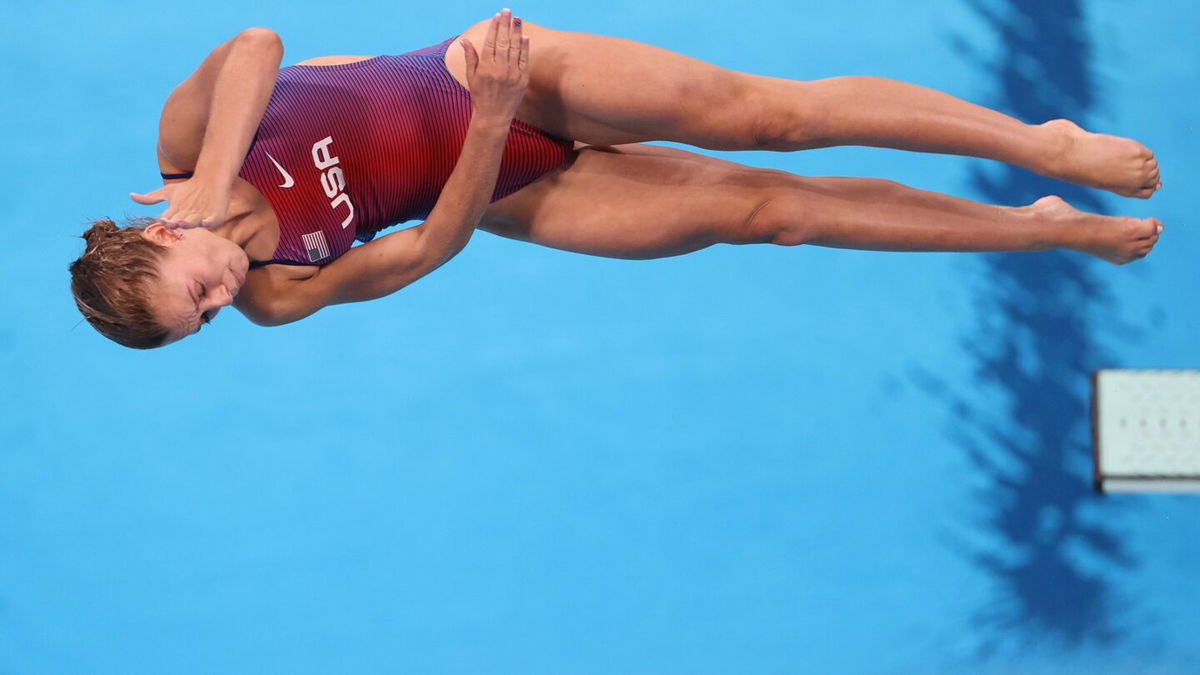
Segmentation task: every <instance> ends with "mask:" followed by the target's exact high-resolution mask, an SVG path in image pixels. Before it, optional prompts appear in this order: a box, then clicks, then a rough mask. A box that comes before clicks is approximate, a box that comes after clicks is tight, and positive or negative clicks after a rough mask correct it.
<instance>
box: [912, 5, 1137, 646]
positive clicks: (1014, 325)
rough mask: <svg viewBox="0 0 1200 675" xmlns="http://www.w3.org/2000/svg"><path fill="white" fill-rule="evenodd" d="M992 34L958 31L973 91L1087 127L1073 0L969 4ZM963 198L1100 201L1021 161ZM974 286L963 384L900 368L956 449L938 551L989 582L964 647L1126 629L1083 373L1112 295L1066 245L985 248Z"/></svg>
mask: <svg viewBox="0 0 1200 675" xmlns="http://www.w3.org/2000/svg"><path fill="white" fill-rule="evenodd" d="M968 2H969V4H970V6H971V7H972V9H973V10H975V12H977V14H978V16H979V17H981V18H982V19H983V20H984V21H985V22H986V24H987V26H988V28H990V29H991V30H992V31H993V34H994V37H995V41H996V43H997V44H998V45H999V46H998V47H997V49H996V50H994V52H993V54H991V55H988V56H984V55H981V54H980V53H978V52H976V51H975V50H974V49H973V48H972V47H970V46H968V45H967V43H965V42H963V41H961V40H956V45H955V46H956V47H957V48H958V51H960V52H961V53H962V54H963V56H964V57H965V58H967V59H970V60H972V61H973V62H974V63H975V64H976V65H977V66H978V68H979V72H980V73H981V74H982V75H984V76H986V77H987V78H988V81H990V82H994V85H995V87H994V89H993V90H992V92H993V94H992V96H991V98H989V99H987V100H984V101H981V102H982V103H985V104H987V105H990V106H991V107H994V108H997V109H999V110H1002V111H1004V112H1006V113H1008V114H1010V115H1013V116H1014V117H1017V118H1018V119H1021V120H1023V121H1026V122H1042V121H1045V120H1049V119H1054V118H1058V117H1066V118H1069V119H1072V120H1074V121H1076V122H1078V123H1079V124H1080V125H1082V126H1083V127H1085V128H1087V127H1088V114H1089V111H1094V110H1095V107H1096V106H1097V98H1098V95H1097V86H1096V84H1095V76H1094V73H1093V72H1092V70H1091V66H1090V53H1091V44H1090V42H1089V36H1088V35H1087V32H1086V28H1085V24H1084V21H1083V9H1084V8H1083V7H1082V6H1081V3H1080V2H1079V1H1078V0H995V1H992V2H987V1H985V0H968ZM970 180H971V186H972V189H973V191H974V192H975V193H976V194H975V195H974V196H976V197H977V198H979V199H981V200H982V201H987V202H992V203H997V204H1008V205H1018V204H1029V203H1031V202H1033V201H1034V200H1036V199H1037V198H1039V197H1042V196H1045V195H1048V194H1057V195H1060V196H1061V197H1063V198H1064V199H1066V200H1067V201H1068V202H1070V203H1071V204H1073V205H1074V206H1076V207H1077V208H1080V209H1084V210H1088V211H1103V205H1102V203H1101V202H1100V201H1099V200H1098V199H1097V197H1096V194H1095V193H1093V192H1090V191H1088V190H1086V189H1083V188H1077V187H1075V186H1072V185H1068V184H1066V183H1061V182H1057V181H1053V180H1049V179H1045V178H1042V177H1040V176H1037V175H1035V174H1032V173H1030V172H1027V171H1024V170H1021V169H1017V168H1013V167H1001V166H994V167H988V168H987V169H985V170H976V171H974V172H973V173H972V175H971V177H970ZM982 260H983V265H982V271H981V275H980V279H979V284H978V289H977V292H976V307H975V310H976V318H977V328H975V329H974V331H973V333H972V334H971V335H969V336H967V337H966V338H965V339H964V340H963V347H964V349H965V351H966V352H967V354H968V355H969V357H970V358H971V360H972V362H973V363H974V364H975V379H974V381H973V382H972V389H971V390H968V391H951V390H949V389H948V388H946V387H945V386H944V384H943V383H942V382H941V381H940V380H938V378H936V377H935V376H934V375H932V374H930V373H928V372H925V371H921V370H919V369H918V370H917V371H915V372H914V374H913V377H914V378H915V379H916V380H917V382H918V383H919V384H920V385H921V386H922V387H924V388H925V389H926V390H927V391H929V392H932V393H934V394H935V395H936V396H937V397H938V398H940V399H941V400H943V401H944V402H946V403H947V405H948V407H949V409H950V411H951V415H952V422H951V427H952V428H953V431H952V432H951V435H952V439H953V442H954V443H955V444H956V445H957V446H958V447H960V448H961V449H962V450H963V451H964V452H965V453H966V456H967V457H968V458H969V459H970V461H971V464H972V465H973V469H974V471H973V472H972V476H971V481H972V483H973V484H975V485H977V486H978V489H977V490H975V491H974V493H973V495H972V496H973V501H974V505H975V507H976V508H974V514H973V516H974V517H973V519H972V520H971V521H970V522H966V523H963V525H964V527H963V528H962V530H963V531H962V532H961V533H959V534H958V535H955V536H954V537H953V540H952V541H951V544H950V545H951V546H952V547H954V549H955V550H956V551H958V552H960V553H961V554H962V555H963V556H965V557H966V559H967V560H969V561H970V562H971V563H972V564H973V565H975V566H976V567H977V568H978V569H979V570H981V571H982V572H983V573H985V574H986V575H988V577H989V578H990V579H992V580H993V582H994V589H993V592H992V597H991V600H989V602H987V603H986V604H985V605H984V606H981V607H979V608H978V609H977V611H976V612H975V613H974V615H973V616H971V617H970V618H969V621H970V625H971V626H972V629H973V630H972V632H973V633H974V634H975V636H976V642H975V649H974V658H978V659H981V660H982V659H987V658H988V657H991V656H997V657H999V656H1002V655H1005V654H1009V655H1012V654H1019V653H1022V652H1025V651H1027V650H1029V649H1030V648H1032V647H1040V648H1044V649H1049V650H1050V651H1052V652H1067V651H1072V650H1075V649H1080V648H1085V647H1092V648H1095V647H1105V646H1111V645H1113V644H1115V643H1119V642H1121V641H1123V640H1125V639H1127V638H1128V637H1130V630H1131V629H1130V625H1131V623H1133V621H1132V619H1131V617H1132V614H1133V613H1134V612H1135V608H1134V607H1133V606H1132V605H1131V603H1130V600H1129V599H1128V598H1125V597H1123V596H1122V594H1121V593H1120V592H1119V591H1118V590H1117V588H1116V587H1115V586H1114V585H1113V584H1112V582H1111V579H1113V578H1114V577H1115V575H1116V574H1119V573H1120V572H1121V570H1128V569H1131V568H1133V567H1135V566H1136V565H1137V564H1138V561H1137V560H1136V559H1135V558H1134V557H1133V555H1132V552H1131V551H1130V550H1129V549H1128V548H1127V546H1126V545H1125V543H1124V542H1125V541H1126V538H1125V537H1124V536H1122V534H1121V533H1120V532H1119V531H1118V530H1117V529H1116V528H1115V527H1114V526H1113V525H1112V524H1111V523H1108V522H1106V520H1111V519H1110V518H1107V517H1106V516H1111V515H1112V514H1113V512H1114V509H1117V508H1120V507H1119V506H1118V505H1117V504H1116V503H1114V502H1112V501H1104V498H1102V497H1099V496H1098V495H1096V494H1094V493H1093V492H1092V491H1091V485H1090V480H1089V476H1090V473H1089V472H1090V437H1089V400H1090V398H1089V389H1088V388H1089V379H1088V378H1089V374H1090V373H1091V372H1092V371H1093V370H1094V369H1096V368H1097V367H1100V366H1109V365H1112V361H1111V360H1110V359H1107V358H1106V355H1105V354H1104V353H1103V350H1102V348H1101V346H1100V345H1099V344H1098V342H1097V340H1096V337H1095V336H1096V334H1097V329H1098V328H1100V327H1102V324H1101V322H1102V321H1104V319H1101V318H1100V317H1101V316H1102V314H1101V313H1102V312H1111V311H1112V299H1111V298H1110V297H1109V295H1108V292H1107V290H1106V287H1105V285H1104V283H1103V282H1102V281H1101V279H1100V278H1099V277H1098V275H1096V274H1095V271H1094V270H1095V269H1096V268H1095V265H1097V264H1103V263H1092V262H1090V261H1089V260H1087V259H1085V258H1084V257H1083V256H1081V255H1077V254H1072V253H1060V252H1049V253H1037V254H990V255H987V256H985V257H983V259H982Z"/></svg>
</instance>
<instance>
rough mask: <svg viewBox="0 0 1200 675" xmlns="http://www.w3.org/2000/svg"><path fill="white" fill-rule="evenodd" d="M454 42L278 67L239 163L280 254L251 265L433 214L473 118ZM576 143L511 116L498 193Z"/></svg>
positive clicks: (306, 258) (313, 256)
mask: <svg viewBox="0 0 1200 675" xmlns="http://www.w3.org/2000/svg"><path fill="white" fill-rule="evenodd" d="M454 39H455V38H450V39H448V40H446V41H445V42H442V43H440V44H437V45H434V46H432V47H426V48H424V49H418V50H416V51H411V52H408V53H405V54H399V55H396V56H386V55H385V56H375V57H372V58H370V59H366V60H364V61H358V62H355V63H347V64H341V65H332V66H304V65H293V66H287V67H286V68H281V69H280V70H279V77H278V80H277V81H276V84H275V88H274V90H273V91H272V92H271V99H270V101H269V102H268V103H267V108H266V111H265V112H264V114H263V118H262V122H261V123H260V124H259V126H258V131H257V133H256V134H255V136H254V140H253V142H252V143H251V144H250V150H249V152H248V153H247V154H246V158H245V161H244V162H243V164H242V168H241V171H239V172H238V176H240V177H241V178H242V179H244V180H246V181H247V182H249V183H250V184H252V185H254V187H256V188H258V190H259V191H260V192H261V193H262V194H263V196H264V197H265V198H266V200H267V201H268V202H269V203H270V204H271V207H272V209H274V211H275V215H276V218H277V220H278V222H279V245H278V246H277V247H276V249H275V253H274V255H272V257H271V260H261V261H254V262H252V263H251V266H252V267H258V266H261V265H266V264H269V263H284V264H291V265H324V264H327V263H329V262H331V261H333V260H334V259H336V258H337V257H338V256H340V255H341V254H343V253H345V252H346V251H348V250H350V247H351V245H352V244H353V243H354V240H355V239H357V240H358V241H362V242H366V241H370V240H371V239H372V238H373V237H374V236H375V234H376V233H377V232H378V231H379V230H382V229H384V228H386V227H388V226H391V225H395V224H397V223H402V222H404V221H408V220H414V219H420V220H423V219H425V218H426V217H428V215H429V212H430V211H431V210H432V209H433V207H434V205H435V204H436V203H437V199H438V195H439V194H440V193H441V190H442V187H443V186H444V185H445V184H446V180H447V179H448V178H449V177H450V172H451V171H453V170H454V165H455V163H456V162H457V161H458V156H459V153H460V152H461V151H462V146H463V142H464V140H465V139H466V135H467V125H468V124H469V122H470V119H471V94H470V92H469V91H468V90H467V89H466V88H465V87H463V86H462V85H461V84H459V83H458V81H457V80H455V79H454V77H453V76H452V75H451V74H450V72H449V71H448V70H447V69H446V64H445V62H444V60H443V57H444V55H445V53H446V49H447V48H448V47H449V46H450V44H451V43H452V42H453V41H454ZM573 145H574V144H573V143H572V142H571V141H569V140H566V139H561V138H556V137H554V136H551V135H550V134H547V133H546V132H544V131H542V130H540V129H538V128H537V127H534V126H532V125H530V124H526V123H525V122H522V121H520V120H513V123H512V126H511V127H510V129H509V133H508V139H507V141H506V142H505V146H504V154H503V157H502V159H501V161H500V174H499V178H498V179H497V181H496V188H495V190H494V192H493V193H492V197H491V201H496V200H497V199H501V198H503V197H505V196H507V195H509V194H512V193H513V192H516V191H517V190H519V189H521V188H522V187H524V186H526V185H528V184H529V183H532V182H533V181H534V180H537V178H538V177H540V176H542V175H543V174H545V173H547V172H548V171H552V170H553V169H555V168H557V167H559V166H561V165H562V164H563V163H565V162H567V161H568V160H570V158H571V157H572V155H573V154H574V153H573V150H572V148H573ZM191 175H192V174H191V173H183V174H163V178H188V177H190V176H191Z"/></svg>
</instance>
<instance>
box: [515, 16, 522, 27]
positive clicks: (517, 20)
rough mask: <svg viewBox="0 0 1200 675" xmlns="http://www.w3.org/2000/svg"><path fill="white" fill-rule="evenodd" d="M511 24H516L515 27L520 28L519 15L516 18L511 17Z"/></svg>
mask: <svg viewBox="0 0 1200 675" xmlns="http://www.w3.org/2000/svg"><path fill="white" fill-rule="evenodd" d="M513 25H514V26H516V27H518V28H520V27H521V19H520V17H518V18H516V19H513Z"/></svg>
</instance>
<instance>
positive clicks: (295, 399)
mask: <svg viewBox="0 0 1200 675" xmlns="http://www.w3.org/2000/svg"><path fill="white" fill-rule="evenodd" d="M979 7H980V8H977V7H976V4H975V3H973V2H969V1H965V0H933V1H931V2H926V3H919V4H917V5H913V4H912V3H893V2H884V1H882V0H872V1H870V2H863V3H848V4H845V6H842V5H838V4H837V3H819V4H818V3H796V2H763V3H757V4H754V5H736V4H734V5H724V6H719V7H717V8H715V9H701V8H700V6H699V5H696V4H694V3H676V2H661V3H647V2H616V3H606V4H601V5H589V6H586V7H585V6H578V7H572V6H564V5H563V4H562V3H551V2H541V1H540V2H530V3H529V4H528V5H527V6H517V7H514V8H513V9H514V10H515V12H516V13H517V14H518V15H519V16H522V17H524V18H526V19H527V20H529V21H532V22H534V23H539V24H542V25H546V26H550V27H554V28H559V29H564V30H576V31H585V32H593V33H601V34H607V35H618V36H622V37H627V38H631V39H635V40H641V41H645V42H650V43H653V44H657V45H660V46H663V47H666V48H669V49H674V50H677V51H680V52H683V53H686V54H689V55H692V56H695V57H698V58H702V59H705V60H707V61H711V62H713V63H717V64H720V65H723V66H726V67H730V68H734V69H737V70H743V71H749V72H755V73H760V74H764V75H773V76H778V77H792V78H797V79H815V78H821V77H827V76H833V75H840V74H873V75H881V76H886V77H893V78H898V79H902V80H908V81H912V82H917V83H920V84H924V85H928V86H932V87H937V88H939V89H942V90H945V91H948V92H950V93H953V94H955V95H958V96H960V97H963V98H967V99H969V100H973V101H978V102H981V103H986V104H989V105H992V106H994V107H998V108H1000V109H1002V110H1005V111H1006V112H1009V113H1011V114H1015V115H1018V116H1019V117H1022V118H1024V119H1026V120H1027V121H1042V120H1044V119H1049V118H1051V117H1059V116H1068V117H1071V118H1073V119H1076V120H1077V121H1079V122H1081V123H1082V124H1083V125H1084V126H1086V127H1089V128H1092V129H1094V130H1098V131H1105V132H1111V133H1118V134H1122V135H1129V136H1133V137H1135V138H1138V139H1139V140H1141V141H1142V142H1144V143H1146V144H1147V145H1148V146H1150V147H1151V148H1153V149H1154V150H1155V151H1156V152H1157V154H1158V159H1159V162H1160V165H1161V167H1162V175H1163V180H1164V189H1163V190H1162V192H1161V193H1160V194H1158V195H1156V196H1155V197H1154V198H1153V199H1151V200H1149V201H1147V202H1143V201H1138V200H1127V199H1121V198H1118V197H1115V196H1110V195H1108V194H1107V193H1104V194H1102V193H1098V192H1095V191H1090V190H1084V189H1080V188H1075V187H1073V186H1069V185H1066V184H1062V183H1055V182H1052V181H1047V180H1043V179H1040V178H1037V177H1035V176H1033V175H1031V174H1028V173H1025V172H1022V171H1018V170H1015V169H1007V168H1005V167H1003V166H1001V165H999V164H996V163H993V162H988V161H984V160H976V159H966V158H956V157H947V156H935V155H915V154H909V153H901V152H895V151H888V150H879V149H866V148H838V149H828V150H820V151H810V152H802V153H794V154H776V153H710V154H720V155H721V156H722V157H724V158H726V159H733V160H736V161H742V162H745V163H747V164H752V165H756V166H765V167H772V168H778V169H784V170H788V171H793V172H796V173H800V174H808V175H860V176H879V177H885V178H891V179H894V180H898V181H901V182H904V183H906V184H909V185H913V186H914V187H920V188H923V189H930V190H939V191H944V192H949V193H952V194H956V195H960V196H965V197H970V198H974V199H981V200H987V201H993V202H999V203H1008V204H1018V203H1028V202H1029V201H1032V200H1033V199H1034V198H1036V197H1037V196H1041V195H1043V194H1049V193H1054V194H1060V195H1062V196H1064V197H1065V198H1067V199H1068V200H1069V201H1071V202H1072V203H1074V204H1076V205H1077V206H1080V207H1086V208H1090V209H1094V210H1104V211H1107V212H1110V213H1121V214H1128V215H1135V216H1141V217H1145V216H1150V215H1153V216H1156V217H1159V218H1160V219H1162V221H1163V222H1164V223H1165V224H1166V227H1167V230H1166V232H1165V233H1164V235H1163V238H1162V241H1161V243H1160V244H1159V246H1158V248H1157V249H1156V250H1155V251H1154V253H1153V254H1152V255H1151V256H1150V257H1148V258H1147V259H1145V260H1143V261H1140V262H1137V263H1134V264H1132V265H1128V266H1125V267H1114V266H1111V265H1106V264H1103V263H1098V262H1093V261H1091V260H1089V259H1085V258H1083V257H1082V256H1079V255H1074V254H1066V253H1044V254H1021V255H955V254H887V253H870V252H856V251H841V250H832V249H820V248H782V247H770V246H758V247H714V248H711V249H708V250H705V251H702V252H699V253H696V254H693V255H688V256H684V257H680V258H672V259H666V260H657V261H643V262H632V261H620V260H608V259H601V258H593V257H585V256H580V255H575V254H570V253H565V252H561V251H555V250H549V249H542V248H537V247H534V246H530V245H528V244H522V243H518V242H514V241H509V240H504V239H499V238H497V237H494V236H491V235H488V234H486V233H480V234H478V235H476V236H475V238H474V239H473V240H472V242H471V244H470V246H469V247H468V248H467V250H466V251H464V252H463V253H462V254H461V255H459V256H458V257H457V258H456V259H455V260H453V261H451V262H450V263H448V264H447V265H446V266H444V267H443V268H441V269H440V270H438V271H437V272H436V273H434V274H433V275H431V276H430V277H429V278H427V279H423V280H421V281H419V282H418V283H416V284H415V285H413V286H411V287H410V288H407V289H405V290H404V291H402V292H400V293H398V294H396V295H394V296H391V297H388V298H385V299H382V300H378V301H374V302H370V303H363V304H357V305H343V306H338V307H334V308H330V309H326V310H323V311H322V312H320V313H319V314H317V315H315V316H314V317H312V318H310V319H307V320H305V321H303V322H300V323H297V324H293V325H289V326H285V327H280V328H274V329H264V328H258V327H255V326H253V325H251V324H250V323H249V322H247V321H246V320H245V319H243V318H242V317H241V316H240V315H237V314H236V313H235V312H232V311H228V312H223V313H222V315H221V316H220V317H219V318H218V320H217V321H215V322H214V325H213V326H212V327H210V328H208V329H206V330H205V331H204V334H202V335H201V336H199V337H198V338H193V339H189V340H187V341H185V342H183V343H180V344H178V345H175V346H172V347H170V348H168V349H164V350H159V351H154V352H135V351H131V350H125V349H123V348H120V347H118V346H116V345H114V344H112V343H109V342H108V341H106V340H104V339H103V338H100V337H99V336H98V335H96V334H95V332H94V331H93V330H92V329H91V328H90V327H88V326H87V325H78V324H79V318H80V317H79V315H78V312H77V311H76V310H75V308H74V306H73V304H72V303H71V301H70V298H69V293H68V290H67V286H68V280H67V273H66V266H67V264H68V262H69V261H71V260H73V259H74V258H75V257H76V256H77V255H78V254H79V253H80V252H81V250H82V242H81V241H80V240H79V239H78V238H77V235H78V234H79V233H80V232H82V230H83V229H84V226H85V223H86V221H88V220H90V219H92V218H98V217H105V216H108V217H116V218H122V217H123V216H125V215H150V214H155V213H159V212H161V211H160V210H156V209H154V208H149V207H139V206H137V205H135V204H133V203H132V202H129V201H128V200H127V198H126V195H127V194H128V193H129V192H130V191H138V192H145V191H148V190H150V189H152V188H153V187H155V186H156V185H157V184H158V180H157V174H156V165H155V163H154V143H155V134H156V129H157V121H158V115H159V112H160V110H161V104H162V101H163V99H164V98H165V96H166V95H167V93H168V92H169V91H170V90H171V88H172V87H174V86H175V85H176V84H177V83H178V82H179V81H180V80H181V79H182V78H184V77H186V76H187V74H188V73H190V72H191V70H192V69H193V68H194V67H195V66H196V64H198V63H199V61H200V60H201V59H202V58H203V57H204V56H205V55H206V54H207V53H208V51H209V50H210V49H212V47H214V46H215V45H216V44H218V43H219V42H220V41H223V40H225V39H227V38H228V37H230V36H232V35H233V34H235V33H236V32H237V31H239V30H241V29H243V28H246V27H248V26H254V25H262V26H268V27H270V28H273V29H275V30H276V31H277V32H278V33H279V34H280V35H281V36H282V37H283V40H284V43H285V46H286V56H285V59H284V63H285V64H288V63H294V62H296V61H299V60H302V59H305V58H309V57H313V56H318V55H324V54H379V53H400V52H404V51H408V50H411V49H415V48H418V47H423V46H426V45H430V44H434V43H436V42H439V41H441V40H443V39H445V38H446V37H449V36H450V35H454V34H457V33H459V32H461V31H462V30H463V29H464V28H465V27H466V26H468V25H470V24H471V23H473V22H474V21H476V20H479V19H481V18H484V17H486V16H489V15H490V14H492V13H493V12H495V11H497V10H498V9H500V7H499V6H492V5H484V4H481V3H478V2H466V3H441V4H436V3H435V4H434V5H425V4H422V5H408V4H405V3H384V2H371V1H367V2H362V3H356V4H354V7H353V9H352V10H350V9H342V8H340V7H339V6H337V5H331V4H329V3H316V2H303V1H301V2H295V1H293V2H278V1H273V2H272V1H269V2H264V3H261V4H260V5H258V8H257V9H246V8H245V7H244V3H236V2H225V1H218V2H211V3H204V4H203V5H198V4H197V5H163V4H162V3H147V2H132V3H128V4H124V5H122V6H120V7H116V6H105V5H102V4H96V3H84V2H78V1H76V2H65V3H54V4H52V5H45V4H37V3H34V4H28V5H25V6H23V7H21V9H20V11H19V12H18V13H17V14H18V16H15V17H14V18H13V20H12V21H10V23H9V29H8V30H7V31H6V39H5V40H3V41H0V74H2V75H3V78H4V82H6V83H7V87H8V90H9V94H10V95H9V96H8V97H6V98H5V100H4V101H3V102H2V103H0V120H2V121H3V122H4V123H5V124H4V128H5V129H7V130H8V134H9V135H8V138H7V144H6V145H7V150H8V152H7V158H6V161H5V166H4V168H3V169H0V172H2V173H3V178H4V184H5V185H7V186H8V187H9V190H10V195H14V197H12V198H10V199H8V200H6V201H5V205H4V206H3V210H4V218H3V222H4V223H5V224H6V228H5V236H6V245H7V248H6V253H7V255H6V263H7V264H6V265H4V267H3V271H2V272H0V274H2V275H3V276H2V277H0V281H2V282H3V283H0V309H3V315H4V316H5V321H4V322H3V323H2V324H0V376H2V378H3V382H4V385H5V386H4V390H3V391H4V394H3V396H4V400H3V408H2V412H0V672H2V673H14V674H16V673H192V672H195V673H212V672H229V673H276V672H278V673H329V672H346V673H375V672H406V673H931V672H954V673H959V672H972V673H1010V672H1023V673H1025V672H1028V673H1056V674H1058V673H1089V674H1090V673H1131V672H1138V673H1195V672H1200V639H1197V638H1198V637H1200V618H1198V613H1197V612H1196V610H1195V608H1196V607H1197V606H1198V605H1200V584H1198V583H1197V581H1196V570H1197V565H1198V560H1200V539H1198V538H1197V536H1196V533H1197V532H1198V531H1200V530H1198V528H1200V500H1196V499H1189V498H1185V497H1177V496H1159V497H1148V496H1125V497H1116V498H1114V497H1098V496H1096V495H1094V494H1092V493H1091V492H1090V487H1089V483H1088V473H1089V464H1088V462H1089V459H1088V452H1089V447H1090V446H1089V439H1088V429H1087V404H1088V398H1087V378H1088V374H1089V373H1090V372H1091V371H1092V370H1094V369H1096V368H1099V367H1171V368H1196V367H1200V358H1198V356H1200V351H1198V349H1197V338H1198V336H1200V309H1198V303H1197V293H1198V292H1200V278H1198V277H1197V266H1196V264H1195V262H1194V261H1195V260H1196V258H1197V256H1198V255H1200V228H1198V227H1197V223H1196V209H1195V207H1194V202H1193V198H1194V192H1195V190H1194V186H1195V185H1197V181H1200V161H1198V159H1197V158H1198V157H1200V136H1198V135H1197V129H1196V122H1195V119H1196V111H1197V107H1198V106H1197V104H1198V103H1200V95H1198V94H1197V92H1200V49H1198V48H1197V45H1196V39H1195V36H1196V35H1200V8H1198V7H1197V6H1195V5H1194V4H1184V3H1174V2H1161V1H1160V2H1145V3H1137V4H1136V5H1134V6H1130V5H1128V4H1127V3H1116V2H1109V1H1094V2H1079V1H1076V0H1054V1H1051V2H1035V1H1033V0H989V1H987V2H982V3H980V5H979ZM536 48H537V47H536V45H534V46H533V49H534V50H535V54H536Z"/></svg>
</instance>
